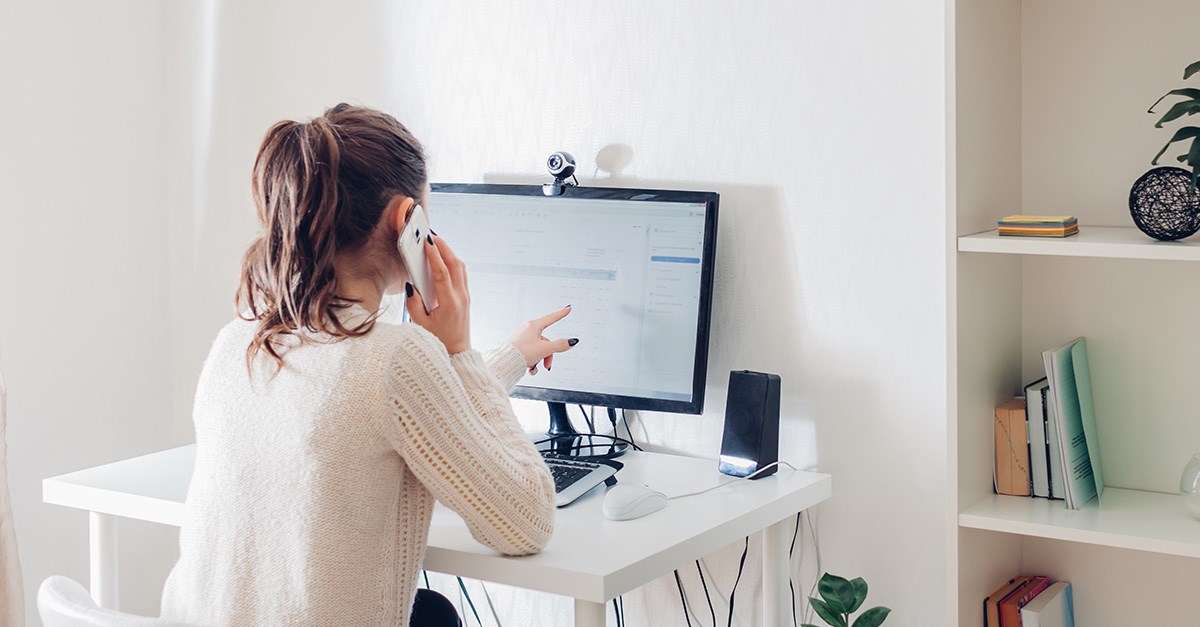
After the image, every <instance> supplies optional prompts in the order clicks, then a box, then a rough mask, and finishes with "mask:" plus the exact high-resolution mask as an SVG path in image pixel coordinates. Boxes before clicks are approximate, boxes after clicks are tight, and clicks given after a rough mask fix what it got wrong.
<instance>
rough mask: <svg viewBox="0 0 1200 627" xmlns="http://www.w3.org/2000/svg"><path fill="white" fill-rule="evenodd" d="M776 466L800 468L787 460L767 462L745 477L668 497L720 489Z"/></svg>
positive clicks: (680, 496)
mask: <svg viewBox="0 0 1200 627" xmlns="http://www.w3.org/2000/svg"><path fill="white" fill-rule="evenodd" d="M775 466H787V467H788V468H791V469H792V470H798V469H797V468H796V467H795V466H793V465H791V464H789V463H787V462H771V463H769V464H767V465H766V466H763V467H762V468H759V469H758V470H755V471H754V472H752V473H750V474H748V475H746V476H745V477H734V478H733V479H730V480H728V481H722V482H721V483H718V484H717V485H715V486H711V487H708V488H705V489H703V490H697V491H695V492H688V493H686V494H676V495H675V496H668V497H667V499H668V500H670V499H682V498H685V497H689V496H699V495H701V494H705V493H707V492H712V491H713V490H720V489H721V488H723V487H725V486H727V485H729V484H731V483H737V482H739V481H749V480H750V479H753V478H755V477H757V476H758V475H760V474H762V473H764V472H766V471H768V470H770V469H771V468H774V467H775Z"/></svg>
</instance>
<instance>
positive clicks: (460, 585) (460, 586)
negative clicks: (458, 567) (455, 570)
mask: <svg viewBox="0 0 1200 627" xmlns="http://www.w3.org/2000/svg"><path fill="white" fill-rule="evenodd" d="M455 579H457V580H458V589H459V590H461V591H462V594H463V596H464V597H466V599H467V605H469V606H471V613H472V614H474V615H475V622H477V623H479V627H483V621H482V620H479V611H478V610H476V609H475V602H474V601H472V600H471V593H470V592H467V584H466V583H465V582H464V581H463V578H462V577H455Z"/></svg>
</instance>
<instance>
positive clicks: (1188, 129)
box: [1148, 61, 1200, 192]
mask: <svg viewBox="0 0 1200 627" xmlns="http://www.w3.org/2000/svg"><path fill="white" fill-rule="evenodd" d="M1197 72H1200V61H1197V62H1195V63H1193V64H1191V65H1189V66H1187V68H1186V69H1184V70H1183V80H1185V81H1186V80H1187V79H1189V78H1191V77H1192V75H1193V74H1196V73H1197ZM1172 96H1180V97H1182V98H1183V100H1180V101H1178V102H1176V103H1175V104H1174V105H1172V106H1171V108H1170V109H1168V110H1167V112H1166V113H1164V114H1163V116H1162V118H1160V119H1159V120H1158V122H1156V123H1155V124H1154V128H1162V127H1163V124H1166V123H1167V122H1171V121H1174V120H1177V119H1179V118H1181V117H1183V116H1185V115H1188V116H1191V115H1195V114H1197V113H1200V89H1197V88H1195V87H1184V88H1182V89H1173V90H1171V91H1169V92H1167V93H1166V94H1164V95H1163V97H1162V98H1159V99H1158V100H1156V101H1154V104H1153V105H1150V110H1149V111H1148V113H1154V107H1157V106H1158V103H1160V102H1162V101H1163V100H1166V99H1167V98H1170V97H1172ZM1188 139H1190V140H1192V144H1191V146H1190V147H1189V149H1188V151H1187V152H1186V153H1184V154H1182V155H1179V156H1178V157H1176V159H1177V160H1178V161H1179V162H1180V163H1186V164H1188V165H1189V166H1191V168H1192V191H1193V192H1195V191H1196V184H1197V181H1200V126H1185V127H1183V128H1181V129H1179V130H1177V131H1175V134H1174V135H1173V136H1171V141H1169V142H1167V145H1165V146H1163V147H1162V150H1160V151H1158V154H1157V155H1154V159H1153V160H1151V161H1150V163H1151V165H1158V159H1159V158H1160V157H1162V156H1163V153H1164V152H1166V151H1167V148H1170V147H1171V144H1174V143H1175V142H1178V141H1184V140H1188Z"/></svg>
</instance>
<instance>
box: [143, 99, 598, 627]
mask: <svg viewBox="0 0 1200 627" xmlns="http://www.w3.org/2000/svg"><path fill="white" fill-rule="evenodd" d="M427 189H428V184H427V182H426V170H425V159H424V156H423V154H422V148H421V146H420V144H419V143H418V142H417V140H416V139H415V138H414V137H413V136H412V134H411V133H409V132H408V130H407V129H406V128H404V126H402V125H401V124H400V123H399V122H397V121H396V120H395V119H394V118H392V117H391V116H389V115H387V114H385V113H381V112H379V111H374V110H371V109H366V108H362V107H354V106H350V105H345V104H341V105H338V106H336V107H334V108H332V109H330V110H328V111H326V112H325V114H324V115H322V116H321V117H318V118H316V119H313V120H312V121H310V122H306V123H299V122H292V121H284V122H280V123H278V124H276V125H275V126H274V127H273V128H271V130H270V131H268V132H267V136H266V138H265V139H264V141H263V144H262V147H261V148H260V150H259V153H258V157H257V160H256V162H255V165H254V179H253V195H254V202H255V206H256V208H257V212H258V217H259V220H260V222H261V224H262V235H261V236H260V237H259V238H258V239H257V240H255V241H254V243H252V244H251V245H250V248H249V250H247V251H246V254H245V257H244V259H243V262H242V279H241V287H240V290H239V292H238V299H237V301H238V307H239V309H241V310H242V312H243V313H242V314H241V316H240V319H239V320H235V321H234V322H231V323H230V324H228V325H227V326H226V327H225V328H224V329H222V330H221V332H220V334H219V335H218V336H217V339H216V341H215V343H214V344H213V347H212V351H211V353H210V354H209V356H208V360H207V361H206V362H205V365H204V371H203V373H202V374H201V377H200V382H199V384H198V386H197V390H196V402H195V407H194V419H195V425H196V467H195V472H194V475H193V477H192V483H191V486H190V489H189V492H188V500H187V510H186V516H185V521H184V525H183V528H182V530H181V532H180V540H179V543H180V557H179V562H178V564H176V566H175V568H174V570H173V571H172V572H171V575H170V577H169V578H168V580H167V584H166V589H165V590H164V593H163V615H164V617H165V618H169V619H173V620H177V621H181V622H188V623H197V624H219V625H227V624H246V625H285V624H305V625H369V624H386V625H404V624H409V621H410V612H414V610H413V604H414V591H415V590H416V588H417V577H418V574H419V572H420V569H421V563H422V561H423V558H424V554H425V542H426V538H427V535H428V531H429V521H430V514H431V512H432V509H433V502H434V500H435V499H436V500H438V501H441V502H442V503H444V504H445V505H446V506H448V507H449V508H451V509H453V510H454V511H455V512H457V513H458V514H459V515H460V516H462V518H463V520H465V521H466V523H467V526H468V527H469V528H470V531H471V534H472V535H473V536H474V537H475V539H477V540H478V541H479V542H481V543H483V544H485V545H487V546H489V547H491V548H493V549H495V550H497V551H500V552H502V553H505V554H509V555H523V554H529V553H536V552H537V551H539V550H541V548H542V547H543V546H544V545H545V544H546V541H547V540H548V539H549V537H550V534H551V532H552V530H553V526H554V484H553V481H552V480H551V477H550V473H549V472H548V470H547V468H546V466H545V464H544V463H543V462H542V459H541V457H540V456H539V454H538V452H537V451H536V450H535V449H534V447H533V446H532V445H531V444H530V443H529V442H528V441H527V440H526V439H525V437H524V435H523V433H522V431H521V428H520V425H519V424H518V422H517V420H516V418H515V417H514V416H513V412H512V406H511V405H510V403H509V400H508V396H507V392H508V390H509V389H510V388H511V387H512V386H513V385H514V384H515V383H516V381H517V380H518V379H519V378H520V377H521V375H522V374H523V373H524V372H525V371H526V370H527V369H528V370H529V371H530V372H536V367H537V365H538V364H539V363H543V364H545V365H546V366H547V367H548V366H549V365H550V360H551V358H552V356H553V355H554V354H555V353H557V352H561V351H565V350H567V349H568V348H569V347H570V346H573V345H574V344H575V343H576V342H577V341H578V340H575V339H571V340H567V339H563V340H558V341H549V340H547V339H545V338H544V337H542V333H543V331H544V330H545V329H546V327H548V326H549V325H551V324H553V323H554V322H556V321H557V320H560V319H561V318H563V317H564V316H566V315H567V314H568V313H569V311H570V309H569V307H565V308H563V309H562V310H559V311H557V312H554V313H552V314H549V315H547V316H545V317H543V318H540V319H538V320H534V321H532V322H530V323H528V324H526V325H525V326H524V327H523V328H521V329H520V330H519V331H517V332H516V334H514V335H513V336H512V338H511V339H510V341H509V342H508V343H505V344H503V345H501V346H499V347H497V348H495V349H493V350H491V351H490V352H488V353H487V354H486V355H485V354H480V353H479V352H476V351H475V350H473V349H472V348H471V341H470V335H469V330H470V329H469V324H468V304H469V300H470V299H469V296H468V292H467V272H466V268H465V266H464V265H463V263H462V261H460V260H459V259H458V258H457V257H456V256H455V255H454V251H453V250H451V248H450V246H449V245H448V244H447V243H446V242H445V241H443V240H442V239H441V238H439V237H436V236H433V237H430V238H429V239H428V240H427V241H426V244H425V253H426V258H427V259H428V261H429V264H430V266H431V268H432V271H433V275H434V280H435V284H436V289H437V292H438V303H439V305H438V307H437V308H436V309H434V310H433V312H432V313H428V314H427V313H426V312H425V309H424V306H423V304H422V301H421V296H420V294H418V293H415V292H414V290H413V288H412V286H411V284H409V283H408V281H407V279H408V273H407V271H406V270H405V268H404V266H403V263H402V262H401V260H400V255H399V253H398V251H397V248H396V238H397V235H398V232H399V230H400V229H401V228H402V227H403V225H404V224H405V222H406V220H407V218H408V216H407V215H404V214H405V213H406V211H405V210H404V209H405V208H407V207H409V206H410V205H412V201H411V200H410V199H413V200H416V201H417V202H419V203H420V204H421V205H425V202H424V200H425V196H426V190H427ZM410 212H411V210H409V211H408V213H410ZM402 287H403V289H404V290H405V292H406V294H407V300H406V303H405V304H406V308H407V309H408V312H409V314H410V316H411V318H412V320H413V321H414V322H415V323H416V324H407V325H400V326H396V325H389V324H383V323H381V322H378V321H377V320H376V318H377V316H378V314H379V308H380V303H381V301H382V297H383V295H384V294H391V293H398V292H399V290H400V289H401V288H402ZM421 592H422V594H425V593H427V591H424V590H422V591H421ZM430 599H432V597H425V596H422V595H418V596H417V601H416V610H415V612H416V613H420V612H422V611H424V610H426V609H430V608H434V609H436V608H435V607H434V606H435V605H436V602H437V601H438V600H437V599H435V600H432V601H431V600H430ZM440 602H442V603H443V604H445V605H449V604H448V602H445V599H444V598H443V599H440ZM447 610H448V611H447V616H448V620H449V621H450V622H449V623H448V624H457V617H456V616H455V615H454V611H453V608H452V607H449V608H447ZM428 618H429V617H427V619H428ZM427 619H421V618H419V617H417V616H413V617H412V623H411V624H432V622H431V620H427ZM422 620H425V622H422Z"/></svg>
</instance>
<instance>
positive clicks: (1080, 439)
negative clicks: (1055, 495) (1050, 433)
mask: <svg viewBox="0 0 1200 627" xmlns="http://www.w3.org/2000/svg"><path fill="white" fill-rule="evenodd" d="M1042 361H1043V363H1044V364H1045V366H1046V378H1047V379H1048V380H1049V381H1050V389H1049V393H1048V394H1047V395H1046V401H1047V403H1050V404H1053V406H1054V410H1055V415H1056V418H1057V419H1058V420H1057V423H1058V424H1057V425H1056V426H1057V428H1058V436H1059V443H1060V447H1059V448H1060V450H1059V455H1060V457H1061V461H1062V469H1063V476H1064V479H1065V481H1064V483H1065V486H1064V487H1066V491H1065V492H1066V494H1064V495H1063V497H1064V500H1065V502H1066V506H1067V507H1068V508H1070V509H1079V508H1080V507H1082V506H1083V505H1084V504H1086V503H1087V502H1089V501H1091V500H1092V498H1100V496H1101V495H1102V494H1103V492H1104V472H1103V470H1102V469H1101V465H1100V436H1099V434H1098V433H1097V431H1096V407H1095V404H1094V402H1093V399H1092V375H1091V370H1090V369H1089V367H1088V356H1087V340H1085V339H1084V338H1082V337H1080V338H1075V339H1074V340H1071V341H1070V342H1068V343H1066V344H1064V345H1062V346H1059V347H1058V348H1052V349H1050V350H1047V351H1044V352H1043V353H1042Z"/></svg>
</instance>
